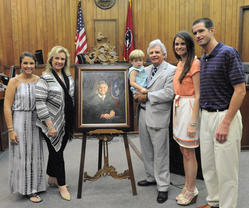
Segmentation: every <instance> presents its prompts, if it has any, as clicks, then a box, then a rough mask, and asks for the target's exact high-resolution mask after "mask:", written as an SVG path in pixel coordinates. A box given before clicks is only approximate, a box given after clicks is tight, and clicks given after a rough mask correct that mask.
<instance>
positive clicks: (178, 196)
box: [176, 186, 187, 201]
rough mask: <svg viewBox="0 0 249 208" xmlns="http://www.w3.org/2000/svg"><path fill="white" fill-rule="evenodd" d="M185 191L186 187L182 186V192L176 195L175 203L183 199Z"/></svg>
mask: <svg viewBox="0 0 249 208" xmlns="http://www.w3.org/2000/svg"><path fill="white" fill-rule="evenodd" d="M186 190H187V189H186V187H185V186H184V187H183V189H182V191H181V193H180V194H178V195H177V196H176V201H178V200H179V198H181V197H183V194H184V193H185V191H186Z"/></svg>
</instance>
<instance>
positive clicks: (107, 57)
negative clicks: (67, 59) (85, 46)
mask: <svg viewBox="0 0 249 208" xmlns="http://www.w3.org/2000/svg"><path fill="white" fill-rule="evenodd" d="M96 42H97V44H96V46H95V47H94V48H93V51H92V52H91V53H87V54H85V56H84V58H85V60H86V62H87V63H89V64H94V63H101V64H114V63H116V62H117V61H118V56H117V53H116V48H115V46H112V45H111V44H110V41H109V40H108V38H107V37H105V36H104V35H103V34H102V33H101V32H99V33H98V35H97V38H96Z"/></svg>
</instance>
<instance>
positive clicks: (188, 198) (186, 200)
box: [177, 187, 199, 206]
mask: <svg viewBox="0 0 249 208" xmlns="http://www.w3.org/2000/svg"><path fill="white" fill-rule="evenodd" d="M198 194H199V192H198V189H197V188H196V187H195V190H194V191H193V192H192V191H188V190H187V189H186V190H185V193H184V194H182V196H181V197H180V198H179V199H178V200H177V204H178V205H181V206H187V205H190V204H194V203H196V200H197V197H198Z"/></svg>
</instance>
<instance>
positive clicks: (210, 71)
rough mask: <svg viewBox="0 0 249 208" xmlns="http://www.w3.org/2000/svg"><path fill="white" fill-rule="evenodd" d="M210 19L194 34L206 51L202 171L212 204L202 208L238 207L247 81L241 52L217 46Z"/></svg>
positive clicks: (200, 21) (202, 83)
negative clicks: (241, 107) (241, 109)
mask: <svg viewBox="0 0 249 208" xmlns="http://www.w3.org/2000/svg"><path fill="white" fill-rule="evenodd" d="M214 30H215V29H214V24H213V22H212V20H210V19H209V18H201V19H198V20H196V21H195V22H194V23H193V25H192V32H193V34H194V37H195V40H196V42H197V43H198V45H199V46H201V47H202V48H203V49H204V54H203V56H202V58H201V72H200V107H201V109H202V114H201V127H200V128H201V129H200V147H201V161H202V171H203V176H204V180H205V184H206V187H207V192H208V196H207V202H208V204H206V205H203V206H200V207H199V208H204V207H205V208H210V207H222V208H235V207H237V198H238V168H239V153H240V141H241V136H242V119H241V114H240V111H239V108H240V106H241V104H242V101H243V99H244V96H245V94H246V90H245V77H244V71H243V69H242V63H241V60H240V57H239V54H238V52H237V51H236V50H235V49H234V48H232V47H230V46H227V45H224V44H222V43H221V42H217V41H216V39H215V37H214Z"/></svg>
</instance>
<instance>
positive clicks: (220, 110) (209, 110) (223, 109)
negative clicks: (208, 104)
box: [201, 108, 227, 112]
mask: <svg viewBox="0 0 249 208" xmlns="http://www.w3.org/2000/svg"><path fill="white" fill-rule="evenodd" d="M201 110H206V111H207V112H222V111H225V110H227V108H221V109H213V108H201Z"/></svg>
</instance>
